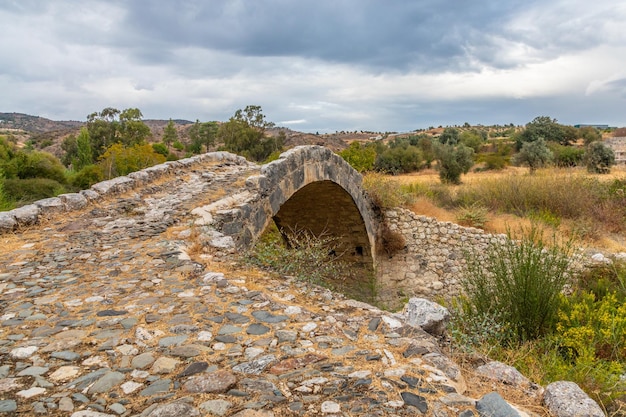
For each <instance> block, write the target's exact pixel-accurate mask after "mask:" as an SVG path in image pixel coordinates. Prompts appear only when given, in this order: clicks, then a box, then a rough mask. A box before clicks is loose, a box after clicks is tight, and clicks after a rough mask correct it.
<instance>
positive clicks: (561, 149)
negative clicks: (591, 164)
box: [548, 142, 585, 168]
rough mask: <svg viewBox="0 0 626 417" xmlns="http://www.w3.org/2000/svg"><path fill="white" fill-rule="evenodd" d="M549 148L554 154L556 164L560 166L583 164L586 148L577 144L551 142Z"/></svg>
mask: <svg viewBox="0 0 626 417" xmlns="http://www.w3.org/2000/svg"><path fill="white" fill-rule="evenodd" d="M548 148H550V151H552V155H553V156H554V165H556V166H558V167H562V168H563V167H575V166H578V165H580V164H582V162H583V159H584V157H585V150H584V149H583V148H577V147H575V146H567V145H560V144H558V143H555V142H550V143H549V144H548Z"/></svg>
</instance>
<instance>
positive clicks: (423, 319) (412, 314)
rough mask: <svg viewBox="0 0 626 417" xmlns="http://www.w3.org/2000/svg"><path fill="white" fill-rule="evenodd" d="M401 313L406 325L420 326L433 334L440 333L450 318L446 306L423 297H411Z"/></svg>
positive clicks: (437, 334) (443, 330) (438, 334)
mask: <svg viewBox="0 0 626 417" xmlns="http://www.w3.org/2000/svg"><path fill="white" fill-rule="evenodd" d="M403 315H404V318H405V321H406V323H407V324H408V325H410V326H413V327H420V328H422V329H423V330H424V331H426V332H428V333H430V334H432V335H433V336H440V335H442V334H443V333H444V332H445V330H446V326H447V324H448V321H449V320H450V312H449V311H448V309H447V308H445V307H443V306H440V305H439V304H437V303H434V302H432V301H429V300H426V299H425V298H411V299H410V300H409V302H408V303H407V305H406V306H405V308H404V312H403Z"/></svg>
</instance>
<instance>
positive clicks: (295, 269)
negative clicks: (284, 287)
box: [246, 226, 348, 286]
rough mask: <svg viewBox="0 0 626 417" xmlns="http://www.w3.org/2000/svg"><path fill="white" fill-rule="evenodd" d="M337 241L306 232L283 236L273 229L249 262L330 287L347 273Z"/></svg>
mask: <svg viewBox="0 0 626 417" xmlns="http://www.w3.org/2000/svg"><path fill="white" fill-rule="evenodd" d="M338 240H339V239H338V238H337V237H333V236H328V235H324V234H322V235H321V236H315V235H313V234H312V233H310V232H307V231H290V232H289V233H285V234H284V235H283V234H281V233H280V232H279V231H278V229H277V228H276V227H275V226H274V227H272V228H271V229H269V230H268V231H266V232H265V233H264V235H263V236H262V237H261V239H260V240H259V241H258V242H257V244H256V245H255V246H254V247H253V248H252V249H251V250H250V252H249V253H248V254H247V256H246V259H247V261H248V262H249V263H251V264H253V265H256V266H261V267H264V268H269V269H271V270H274V271H276V272H278V273H280V274H283V275H291V276H294V277H296V278H297V279H299V280H302V281H307V282H311V283H313V284H318V285H322V284H325V285H326V286H328V285H329V283H330V282H331V281H332V280H333V279H336V278H337V277H340V276H342V275H345V273H346V271H347V270H348V264H347V263H345V262H343V261H342V259H341V258H342V255H343V254H342V253H341V252H340V248H339V242H338Z"/></svg>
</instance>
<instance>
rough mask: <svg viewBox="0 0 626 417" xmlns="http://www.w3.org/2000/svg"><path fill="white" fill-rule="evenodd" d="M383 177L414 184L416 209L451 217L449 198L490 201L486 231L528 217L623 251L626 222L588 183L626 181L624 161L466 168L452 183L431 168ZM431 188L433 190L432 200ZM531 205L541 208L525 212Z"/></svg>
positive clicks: (524, 224)
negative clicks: (601, 167) (593, 166)
mask: <svg viewBox="0 0 626 417" xmlns="http://www.w3.org/2000/svg"><path fill="white" fill-rule="evenodd" d="M389 178H391V179H392V180H393V181H395V182H396V183H398V184H400V185H403V186H405V188H412V189H415V190H417V194H418V195H419V196H418V197H417V198H416V199H415V200H414V202H413V203H412V204H411V205H410V206H409V208H410V209H411V210H412V211H414V212H415V213H417V214H420V215H425V216H429V217H434V218H436V219H438V220H440V221H450V222H456V218H457V208H456V207H455V204H457V205H458V204H459V202H463V201H465V202H466V204H471V203H472V201H479V202H480V204H485V205H486V206H488V207H491V211H490V212H489V214H488V221H487V223H486V224H485V227H484V229H485V231H487V232H490V233H505V232H506V231H507V229H511V230H520V229H522V228H523V229H528V227H529V226H530V225H531V223H532V222H533V221H535V222H536V221H539V222H545V223H546V226H547V227H555V228H556V229H557V232H558V233H560V234H563V235H564V236H567V237H578V238H580V239H581V240H582V243H583V244H584V245H586V246H591V247H596V248H599V249H604V250H608V251H611V252H621V251H626V238H624V236H623V235H624V233H623V231H624V229H625V228H626V225H624V222H623V220H622V218H621V217H620V216H622V214H620V209H619V207H616V206H615V202H612V203H602V204H600V203H598V196H597V195H596V194H597V193H595V188H596V187H595V186H594V185H595V184H604V183H607V182H610V181H613V180H622V181H626V167H614V168H613V169H612V171H611V174H608V175H596V176H590V175H589V174H588V173H587V172H586V170H584V169H582V168H573V169H558V168H546V169H541V170H538V171H537V173H536V174H535V175H532V176H530V175H529V174H528V170H527V169H526V168H520V167H508V168H507V169H504V170H502V171H482V172H470V173H468V174H467V175H465V176H463V177H462V181H463V183H462V184H461V185H457V186H454V185H451V186H443V185H442V184H441V183H440V180H439V177H438V174H437V172H436V171H435V170H423V171H420V172H417V173H411V174H405V175H398V176H393V177H389ZM432 193H434V194H438V195H437V198H438V200H439V202H438V203H437V202H435V198H434V197H432V196H431V194H432ZM476 199H478V200H476ZM616 201H618V200H616ZM442 204H443V205H444V207H442ZM611 204H613V205H611ZM618 204H619V203H618ZM533 207H544V208H543V209H541V210H540V211H538V212H537V213H535V214H532V215H529V212H532V211H533ZM531 217H533V219H531Z"/></svg>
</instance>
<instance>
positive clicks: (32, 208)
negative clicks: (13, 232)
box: [9, 204, 40, 225]
mask: <svg viewBox="0 0 626 417" xmlns="http://www.w3.org/2000/svg"><path fill="white" fill-rule="evenodd" d="M39 211H40V210H39V207H37V206H36V205H34V204H29V205H27V206H22V207H18V208H16V209H13V210H11V211H9V215H11V216H13V218H15V220H16V221H17V223H18V225H29V224H33V223H36V222H37V219H38V218H39Z"/></svg>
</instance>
